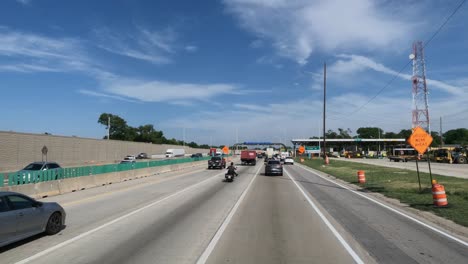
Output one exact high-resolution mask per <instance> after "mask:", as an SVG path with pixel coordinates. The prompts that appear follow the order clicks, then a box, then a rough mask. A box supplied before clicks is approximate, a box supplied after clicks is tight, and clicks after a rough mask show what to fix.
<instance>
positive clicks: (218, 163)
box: [208, 156, 226, 169]
mask: <svg viewBox="0 0 468 264" xmlns="http://www.w3.org/2000/svg"><path fill="white" fill-rule="evenodd" d="M213 168H218V169H222V168H226V160H225V159H224V158H223V157H221V156H216V157H212V158H211V159H210V160H209V161H208V169H213Z"/></svg>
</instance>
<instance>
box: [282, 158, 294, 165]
mask: <svg viewBox="0 0 468 264" xmlns="http://www.w3.org/2000/svg"><path fill="white" fill-rule="evenodd" d="M284 164H291V165H294V160H293V159H292V158H289V157H288V158H285V159H284Z"/></svg>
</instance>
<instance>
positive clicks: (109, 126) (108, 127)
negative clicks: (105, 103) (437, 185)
mask: <svg viewBox="0 0 468 264" xmlns="http://www.w3.org/2000/svg"><path fill="white" fill-rule="evenodd" d="M110 128H111V123H110V116H107V140H110Z"/></svg>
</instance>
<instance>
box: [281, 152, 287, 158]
mask: <svg viewBox="0 0 468 264" xmlns="http://www.w3.org/2000/svg"><path fill="white" fill-rule="evenodd" d="M287 157H289V152H287V151H283V152H281V158H283V159H285V158H287Z"/></svg>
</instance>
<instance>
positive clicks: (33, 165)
mask: <svg viewBox="0 0 468 264" xmlns="http://www.w3.org/2000/svg"><path fill="white" fill-rule="evenodd" d="M42 166H43V164H41V163H31V164H29V165H28V166H26V167H24V169H23V170H31V171H36V170H41V169H42Z"/></svg>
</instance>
